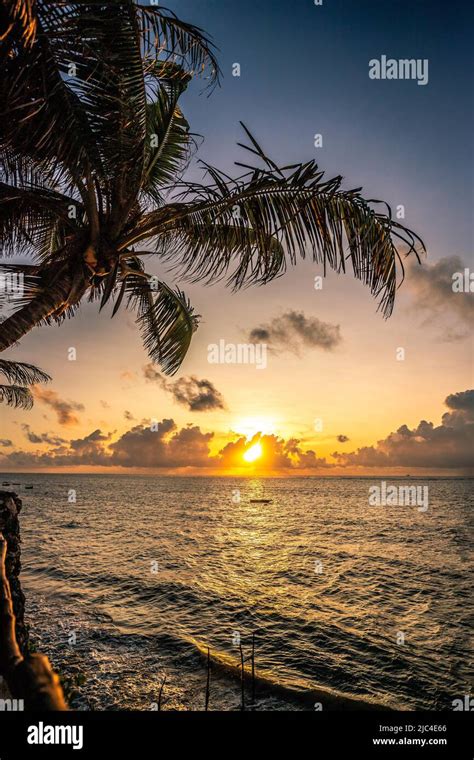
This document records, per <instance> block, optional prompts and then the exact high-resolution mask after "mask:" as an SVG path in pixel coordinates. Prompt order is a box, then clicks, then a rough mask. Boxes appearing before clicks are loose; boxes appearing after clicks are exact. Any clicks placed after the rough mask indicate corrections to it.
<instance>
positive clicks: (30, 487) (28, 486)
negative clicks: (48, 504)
mask: <svg viewBox="0 0 474 760" xmlns="http://www.w3.org/2000/svg"><path fill="white" fill-rule="evenodd" d="M25 488H33V486H25Z"/></svg>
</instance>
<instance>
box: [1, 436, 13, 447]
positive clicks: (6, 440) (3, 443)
mask: <svg viewBox="0 0 474 760" xmlns="http://www.w3.org/2000/svg"><path fill="white" fill-rule="evenodd" d="M0 446H1V447H2V448H4V449H6V448H8V446H13V442H12V441H10V439H9V438H0Z"/></svg>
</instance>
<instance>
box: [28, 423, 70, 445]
mask: <svg viewBox="0 0 474 760" xmlns="http://www.w3.org/2000/svg"><path fill="white" fill-rule="evenodd" d="M21 428H22V430H23V432H24V433H25V436H26V438H27V439H28V440H29V442H30V443H49V444H50V445H51V446H61V445H62V444H63V443H67V441H66V440H65V439H64V438H60V437H59V436H58V435H51V434H49V433H40V434H39V435H38V434H37V433H34V432H33V431H32V430H31V428H30V426H29V425H27V424H26V423H24V424H22V426H21Z"/></svg>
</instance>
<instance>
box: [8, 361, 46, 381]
mask: <svg viewBox="0 0 474 760" xmlns="http://www.w3.org/2000/svg"><path fill="white" fill-rule="evenodd" d="M0 373H1V374H2V375H4V376H5V377H6V378H7V380H8V381H9V382H10V383H13V384H15V385H34V384H35V383H48V382H49V381H50V380H51V378H50V376H49V375H48V374H47V373H46V372H44V371H43V370H42V369H39V367H35V366H34V365H33V364H27V363H26V362H14V361H9V360H6V359H0Z"/></svg>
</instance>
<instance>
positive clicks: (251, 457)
mask: <svg viewBox="0 0 474 760" xmlns="http://www.w3.org/2000/svg"><path fill="white" fill-rule="evenodd" d="M262 454H263V450H262V445H261V444H260V443H254V445H253V446H251V447H250V448H249V449H247V451H246V452H245V454H244V459H245V461H246V462H255V460H256V459H260V457H261V456H262Z"/></svg>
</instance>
